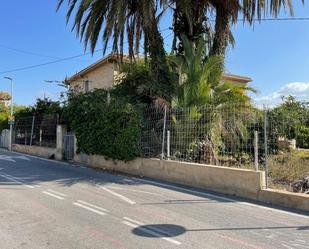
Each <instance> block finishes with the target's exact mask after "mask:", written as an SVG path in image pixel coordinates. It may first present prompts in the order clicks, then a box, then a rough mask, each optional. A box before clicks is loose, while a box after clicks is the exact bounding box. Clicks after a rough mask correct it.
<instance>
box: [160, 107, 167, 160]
mask: <svg viewBox="0 0 309 249" xmlns="http://www.w3.org/2000/svg"><path fill="white" fill-rule="evenodd" d="M165 130H166V106H164V120H163V135H162V154H161V159H162V160H163V159H164V145H165Z"/></svg>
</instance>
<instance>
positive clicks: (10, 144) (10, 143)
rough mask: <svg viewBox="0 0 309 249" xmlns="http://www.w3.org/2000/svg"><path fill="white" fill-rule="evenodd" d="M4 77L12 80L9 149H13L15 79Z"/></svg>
mask: <svg viewBox="0 0 309 249" xmlns="http://www.w3.org/2000/svg"><path fill="white" fill-rule="evenodd" d="M4 79H7V80H9V81H10V82H11V112H10V119H9V124H10V137H9V150H10V151H11V150H12V142H13V123H14V120H13V114H14V110H13V79H12V78H10V77H7V76H6V77H4Z"/></svg>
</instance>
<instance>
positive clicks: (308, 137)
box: [296, 126, 309, 149]
mask: <svg viewBox="0 0 309 249" xmlns="http://www.w3.org/2000/svg"><path fill="white" fill-rule="evenodd" d="M296 144H297V147H300V148H304V149H309V127H306V126H300V127H299V129H298V130H297V135H296Z"/></svg>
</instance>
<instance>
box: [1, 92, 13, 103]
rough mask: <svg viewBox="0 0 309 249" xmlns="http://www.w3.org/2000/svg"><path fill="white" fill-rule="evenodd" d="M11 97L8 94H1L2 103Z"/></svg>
mask: <svg viewBox="0 0 309 249" xmlns="http://www.w3.org/2000/svg"><path fill="white" fill-rule="evenodd" d="M10 99H11V96H10V94H8V93H5V92H0V101H6V100H10Z"/></svg>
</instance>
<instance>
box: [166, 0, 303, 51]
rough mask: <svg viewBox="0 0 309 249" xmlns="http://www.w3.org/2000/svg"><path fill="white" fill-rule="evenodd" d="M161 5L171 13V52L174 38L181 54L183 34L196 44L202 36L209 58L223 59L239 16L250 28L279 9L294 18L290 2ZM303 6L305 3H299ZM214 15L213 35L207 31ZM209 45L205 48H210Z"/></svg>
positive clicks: (190, 0)
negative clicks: (172, 14) (172, 24)
mask: <svg viewBox="0 0 309 249" xmlns="http://www.w3.org/2000/svg"><path fill="white" fill-rule="evenodd" d="M163 2H164V4H166V5H168V6H170V7H171V8H172V9H173V10H174V24H175V25H174V27H173V28H174V33H175V40H174V49H176V45H175V44H176V41H177V39H178V40H179V41H180V44H179V47H178V51H179V49H180V52H182V51H183V50H182V38H181V36H182V35H184V34H185V35H186V36H187V37H188V38H189V40H191V41H193V42H196V41H197V40H198V39H199V38H200V37H202V36H203V35H207V36H210V37H208V40H209V44H210V47H211V49H210V55H214V56H218V55H219V56H223V57H224V56H225V51H226V48H227V46H228V44H229V43H233V42H234V39H233V35H232V32H231V25H232V24H235V23H236V22H237V21H238V18H239V17H240V16H242V19H243V20H244V22H248V23H249V25H252V24H253V23H254V20H255V19H257V20H261V19H262V18H263V17H264V16H265V15H271V16H274V17H277V16H278V15H279V13H280V11H281V9H282V8H283V9H289V11H290V14H291V15H293V6H292V3H291V0H228V1H226V0H199V1H196V0H165V1H163ZM302 2H303V3H304V0H302ZM213 12H214V13H215V25H214V34H212V32H211V31H212V30H211V29H210V24H209V20H208V18H209V15H210V13H213ZM209 44H208V45H209Z"/></svg>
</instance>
